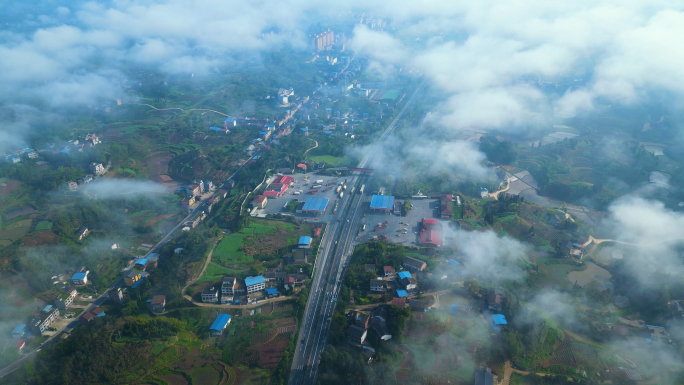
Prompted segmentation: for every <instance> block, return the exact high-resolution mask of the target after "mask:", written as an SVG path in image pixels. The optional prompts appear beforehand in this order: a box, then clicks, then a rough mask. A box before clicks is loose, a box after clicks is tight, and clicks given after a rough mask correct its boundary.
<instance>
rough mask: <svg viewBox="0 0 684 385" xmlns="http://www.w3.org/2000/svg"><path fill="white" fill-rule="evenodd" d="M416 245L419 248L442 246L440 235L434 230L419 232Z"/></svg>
mask: <svg viewBox="0 0 684 385" xmlns="http://www.w3.org/2000/svg"><path fill="white" fill-rule="evenodd" d="M418 244H420V245H421V246H431V247H440V246H442V234H441V233H440V232H439V231H436V230H421V231H420V239H419V240H418Z"/></svg>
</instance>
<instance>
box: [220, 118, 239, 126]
mask: <svg viewBox="0 0 684 385" xmlns="http://www.w3.org/2000/svg"><path fill="white" fill-rule="evenodd" d="M223 124H224V125H225V126H226V128H228V127H235V126H237V120H235V119H233V118H228V119H226V120H224V121H223Z"/></svg>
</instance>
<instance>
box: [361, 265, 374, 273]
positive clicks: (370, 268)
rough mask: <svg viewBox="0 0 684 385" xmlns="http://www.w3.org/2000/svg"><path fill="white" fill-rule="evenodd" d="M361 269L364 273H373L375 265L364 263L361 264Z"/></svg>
mask: <svg viewBox="0 0 684 385" xmlns="http://www.w3.org/2000/svg"><path fill="white" fill-rule="evenodd" d="M362 267H363V271H365V272H366V273H375V265H374V264H366V265H363V266H362Z"/></svg>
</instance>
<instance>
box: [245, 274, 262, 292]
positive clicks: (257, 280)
mask: <svg viewBox="0 0 684 385" xmlns="http://www.w3.org/2000/svg"><path fill="white" fill-rule="evenodd" d="M245 286H246V287H247V294H252V293H256V292H257V291H261V290H264V289H265V288H266V279H264V277H263V276H261V275H257V276H256V277H247V278H245Z"/></svg>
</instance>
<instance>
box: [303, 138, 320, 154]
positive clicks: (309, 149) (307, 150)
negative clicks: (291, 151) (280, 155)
mask: <svg viewBox="0 0 684 385" xmlns="http://www.w3.org/2000/svg"><path fill="white" fill-rule="evenodd" d="M311 140H313V141H314V143H316V145H314V146H313V147H311V148H308V149H306V151H304V155H306V153H307V152H309V151H311V150H313V149H314V148H316V147H318V142H317V141H315V140H314V139H311Z"/></svg>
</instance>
